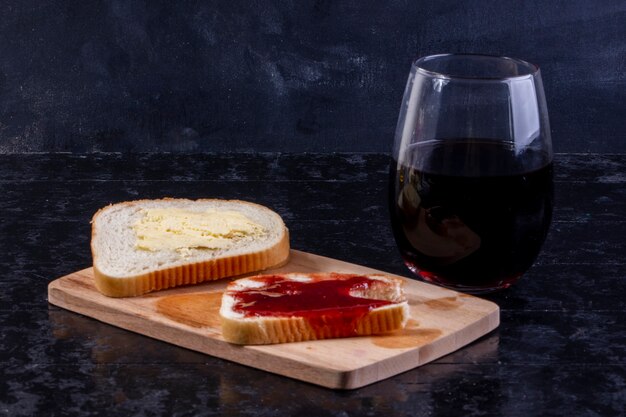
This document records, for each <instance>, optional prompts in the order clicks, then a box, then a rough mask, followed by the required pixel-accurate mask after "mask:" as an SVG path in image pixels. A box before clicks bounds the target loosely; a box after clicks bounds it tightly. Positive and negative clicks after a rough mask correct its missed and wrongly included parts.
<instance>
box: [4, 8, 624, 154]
mask: <svg viewBox="0 0 626 417" xmlns="http://www.w3.org/2000/svg"><path fill="white" fill-rule="evenodd" d="M0 13H1V15H2V19H0V39H2V40H3V41H2V42H0V57H1V58H2V59H1V60H0V153H10V152H24V151H72V152H93V151H96V152H97V151H102V152H111V151H175V152H188V151H250V150H254V151H285V150H286V151H294V152H301V151H313V152H320V151H322V152H327V151H344V152H350V151H368V152H371V151H374V152H387V151H388V149H389V146H390V144H391V140H392V137H393V132H394V129H395V125H396V121H397V117H398V110H399V108H400V102H401V100H402V92H403V90H404V87H405V83H406V80H407V76H408V73H409V69H410V66H411V63H412V61H414V60H415V59H416V58H417V57H419V56H423V55H427V54H435V53H447V52H472V53H488V54H496V55H507V56H513V57H517V58H521V59H526V60H528V61H531V62H534V63H537V64H538V65H540V66H541V68H542V73H543V78H544V82H545V89H546V94H547V99H548V105H549V108H550V114H551V122H552V123H551V125H552V131H553V136H554V143H555V149H556V150H557V151H559V152H600V153H606V152H626V141H624V140H623V135H624V130H625V127H626V126H625V123H626V121H625V119H624V117H623V108H624V102H625V101H626V96H625V94H626V93H625V91H626V88H625V87H626V62H625V61H624V57H625V56H626V43H625V42H624V39H625V38H626V25H624V21H625V20H626V1H624V0H593V1H589V0H569V1H547V2H537V1H499V0H480V1H472V2H467V1H463V0H446V1H418V2H410V1H409V2H407V1H403V0H390V1H384V2H377V1H372V0H351V1H340V2H336V1H330V0H302V1H295V0H284V1H277V2H252V3H250V2H242V1H221V0H213V1H208V2H176V1H165V0H156V1H145V0H84V1H75V0H50V1H47V2H36V1H33V0H4V1H3V2H2V5H1V6H0Z"/></svg>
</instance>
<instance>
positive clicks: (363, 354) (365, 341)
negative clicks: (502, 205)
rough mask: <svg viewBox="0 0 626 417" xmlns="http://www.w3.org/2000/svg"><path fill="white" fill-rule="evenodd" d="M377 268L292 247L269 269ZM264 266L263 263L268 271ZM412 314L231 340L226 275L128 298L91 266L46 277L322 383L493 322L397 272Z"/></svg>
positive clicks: (52, 288)
mask: <svg viewBox="0 0 626 417" xmlns="http://www.w3.org/2000/svg"><path fill="white" fill-rule="evenodd" d="M331 271H335V272H350V273H376V272H378V273H380V272H381V271H376V270H374V269H370V268H366V267H363V266H359V265H355V264H351V263H347V262H342V261H338V260H335V259H331V258H326V257H322V256H317V255H313V254H310V253H306V252H300V251H295V250H292V251H291V258H290V261H289V263H288V264H287V265H285V266H283V267H281V268H278V269H274V270H272V271H271V272H278V273H280V272H331ZM268 272H269V271H268ZM403 279H404V280H405V281H406V284H405V287H404V289H405V293H406V295H407V298H408V300H409V305H410V310H411V319H410V320H409V323H408V324H407V327H406V328H405V329H404V330H402V331H399V332H396V333H393V334H388V335H383V336H372V337H355V338H347V339H331V340H318V341H311V342H300V343H286V344H280V345H265V346H236V345H231V344H229V343H227V342H225V341H224V340H223V339H222V337H221V333H220V319H219V314H218V311H219V307H220V300H221V295H222V291H224V289H225V287H226V284H227V283H228V280H221V281H214V282H209V283H206V284H201V285H195V286H188V287H181V288H175V289H171V290H166V291H159V292H155V293H149V294H146V295H144V296H141V297H134V298H109V297H105V296H103V295H101V294H100V293H99V292H98V291H97V290H96V288H95V286H94V284H93V271H92V269H91V268H88V269H85V270H82V271H78V272H75V273H73V274H70V275H67V276H65V277H62V278H59V279H57V280H55V281H53V282H51V283H50V284H49V286H48V300H49V301H50V303H52V304H54V305H57V306H59V307H62V308H66V309H68V310H71V311H74V312H77V313H80V314H84V315H85V316H89V317H93V318H95V319H97V320H100V321H103V322H105V323H109V324H112V325H114V326H118V327H121V328H123V329H127V330H131V331H133V332H137V333H140V334H142V335H145V336H149V337H153V338H155V339H159V340H163V341H166V342H169V343H172V344H175V345H178V346H182V347H185V348H188V349H192V350H195V351H198V352H203V353H206V354H209V355H212V356H216V357H219V358H223V359H227V360H231V361H234V362H238V363H241V364H244V365H248V366H252V367H254V368H258V369H263V370H266V371H269V372H273V373H276V374H280V375H284V376H288V377H291V378H295V379H299V380H302V381H307V382H311V383H314V384H318V385H322V386H324V387H329V388H339V389H353V388H358V387H362V386H364V385H367V384H370V383H373V382H376V381H380V380H382V379H385V378H388V377H390V376H393V375H396V374H398V373H400V372H404V371H407V370H409V369H412V368H415V367H418V366H420V365H423V364H425V363H428V362H430V361H432V360H434V359H437V358H439V357H441V356H444V355H446V354H448V353H450V352H453V351H455V350H457V349H459V348H461V347H463V346H465V345H466V344H468V343H470V342H472V341H473V340H476V339H477V338H479V337H480V336H482V335H484V334H486V333H488V332H490V331H491V330H493V329H495V328H496V327H498V324H499V322H500V312H499V308H498V306H497V305H496V304H494V303H492V302H490V301H486V300H483V299H480V298H477V297H474V296H471V295H466V294H461V293H458V292H455V291H451V290H447V289H444V288H440V287H437V286H434V285H430V284H426V283H423V282H420V281H415V280H410V279H406V278H403Z"/></svg>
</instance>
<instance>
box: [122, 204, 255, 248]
mask: <svg viewBox="0 0 626 417" xmlns="http://www.w3.org/2000/svg"><path fill="white" fill-rule="evenodd" d="M142 213H143V217H142V218H141V219H139V220H137V221H136V222H135V224H134V225H133V230H134V231H135V234H136V235H137V244H136V247H137V248H138V249H143V250H148V251H152V252H154V251H159V250H167V249H169V250H175V251H177V252H179V253H180V254H181V255H184V256H188V255H189V249H190V248H196V249H209V250H210V249H227V248H230V247H232V246H233V245H235V244H237V241H238V240H240V239H241V238H243V237H246V236H255V237H262V236H263V235H264V234H266V233H267V231H266V230H265V229H264V228H263V226H261V225H259V224H257V223H255V222H253V221H252V220H250V219H249V218H248V217H246V216H245V215H244V214H242V213H240V212H237V211H233V210H215V209H208V210H205V211H200V212H194V211H190V210H185V209H181V208H174V207H167V208H150V209H143V210H142Z"/></svg>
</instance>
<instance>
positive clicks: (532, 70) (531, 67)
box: [413, 53, 539, 81]
mask: <svg viewBox="0 0 626 417" xmlns="http://www.w3.org/2000/svg"><path fill="white" fill-rule="evenodd" d="M449 57H454V58H463V57H466V58H489V59H497V60H501V61H508V62H513V63H515V64H517V65H521V66H523V67H525V68H527V69H528V74H521V75H511V76H503V77H502V76H492V77H483V76H463V75H452V74H446V73H445V72H443V71H442V72H438V71H433V70H429V69H426V68H423V67H422V66H420V65H422V64H423V63H424V62H427V61H431V60H434V59H441V58H449ZM413 67H414V68H415V70H416V71H418V72H420V73H422V74H424V75H428V76H430V77H433V78H441V79H446V80H464V81H507V80H523V79H528V78H531V77H535V76H536V75H537V74H539V65H536V64H533V63H531V62H528V61H524V60H522V59H518V58H511V57H507V56H498V55H488V54H471V53H449V54H434V55H426V56H423V57H420V58H418V59H416V60H415V61H414V62H413Z"/></svg>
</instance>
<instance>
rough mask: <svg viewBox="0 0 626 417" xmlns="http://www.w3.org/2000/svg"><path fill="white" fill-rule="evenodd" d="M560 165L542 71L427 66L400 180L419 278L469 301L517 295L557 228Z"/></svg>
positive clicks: (400, 234)
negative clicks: (476, 296) (555, 169)
mask: <svg viewBox="0 0 626 417" xmlns="http://www.w3.org/2000/svg"><path fill="white" fill-rule="evenodd" d="M552 156H553V154H552V141H551V138H550V127H549V121H548V111H547V106H546V100H545V96H544V91H543V85H542V81H541V75H540V71H539V68H538V67H537V66H536V65H533V64H531V63H528V62H525V61H522V60H519V59H513V58H506V57H495V56H487V55H470V54H446V55H433V56H427V57H423V58H420V59H418V60H417V61H416V62H415V63H414V64H413V66H412V68H411V72H410V75H409V80H408V83H407V86H406V90H405V93H404V98H403V102H402V106H401V110H400V116H399V120H398V125H397V129H396V135H395V140H394V145H393V150H392V154H391V164H390V175H389V208H390V215H391V225H392V229H393V234H394V237H395V240H396V243H397V246H398V248H399V250H400V254H401V256H402V258H403V260H404V262H405V264H406V265H407V267H408V268H409V269H410V270H411V271H412V272H413V273H414V274H415V275H416V276H417V277H419V278H421V279H423V280H425V281H429V282H432V283H435V284H439V285H442V286H444V287H448V288H452V289H455V290H459V291H464V292H469V293H484V292H490V291H495V290H499V289H503V288H507V287H509V286H511V285H512V284H513V283H515V282H516V281H517V280H518V279H519V278H520V277H521V276H522V274H524V272H526V271H527V270H528V268H530V266H531V265H532V264H533V262H534V261H535V259H536V257H537V255H538V254H539V251H540V249H541V246H542V244H543V242H544V240H545V238H546V235H547V232H548V229H549V226H550V221H551V218H552V200H553V180H552Z"/></svg>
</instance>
